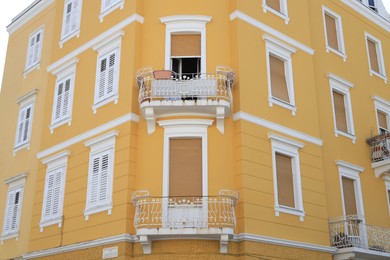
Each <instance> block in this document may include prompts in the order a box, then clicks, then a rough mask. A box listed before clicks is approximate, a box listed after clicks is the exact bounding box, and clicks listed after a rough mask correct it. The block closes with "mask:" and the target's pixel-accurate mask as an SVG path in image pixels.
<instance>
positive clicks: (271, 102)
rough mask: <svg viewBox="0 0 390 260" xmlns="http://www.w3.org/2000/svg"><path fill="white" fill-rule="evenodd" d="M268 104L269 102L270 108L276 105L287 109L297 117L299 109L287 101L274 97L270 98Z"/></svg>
mask: <svg viewBox="0 0 390 260" xmlns="http://www.w3.org/2000/svg"><path fill="white" fill-rule="evenodd" d="M268 102H269V106H270V107H273V105H274V104H275V105H278V106H281V107H283V108H286V109H288V110H291V113H292V115H293V116H295V115H296V112H297V108H296V107H295V106H294V105H292V104H289V103H287V102H285V101H282V100H279V99H276V98H274V97H270V98H268Z"/></svg>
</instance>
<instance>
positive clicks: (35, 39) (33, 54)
mask: <svg viewBox="0 0 390 260" xmlns="http://www.w3.org/2000/svg"><path fill="white" fill-rule="evenodd" d="M42 34H43V30H42V29H41V30H39V31H38V32H36V33H34V34H33V35H31V36H30V39H29V46H28V49H27V61H26V70H27V69H29V68H31V67H32V66H34V65H36V64H38V63H39V62H40V58H41V47H42Z"/></svg>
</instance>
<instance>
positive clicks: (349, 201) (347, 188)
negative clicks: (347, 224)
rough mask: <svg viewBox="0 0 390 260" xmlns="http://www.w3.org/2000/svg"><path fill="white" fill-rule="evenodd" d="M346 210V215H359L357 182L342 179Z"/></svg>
mask: <svg viewBox="0 0 390 260" xmlns="http://www.w3.org/2000/svg"><path fill="white" fill-rule="evenodd" d="M341 179H342V185H343V195H344V208H345V214H346V215H347V216H348V215H357V209H356V197H355V182H354V181H353V180H351V179H347V178H345V177H342V178H341Z"/></svg>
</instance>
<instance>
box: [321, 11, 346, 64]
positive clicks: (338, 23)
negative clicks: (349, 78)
mask: <svg viewBox="0 0 390 260" xmlns="http://www.w3.org/2000/svg"><path fill="white" fill-rule="evenodd" d="M325 14H328V15H329V16H331V17H332V18H334V19H335V22H336V33H337V44H338V47H339V50H336V49H333V48H332V47H331V46H329V44H328V35H327V33H326V32H327V28H326V20H325ZM322 20H323V23H324V34H325V42H326V52H333V53H335V54H336V55H338V56H340V57H341V58H343V61H344V62H345V61H347V54H346V51H345V44H344V34H343V25H342V21H341V16H340V15H338V14H336V13H335V12H333V11H332V10H330V9H329V8H327V7H325V6H322Z"/></svg>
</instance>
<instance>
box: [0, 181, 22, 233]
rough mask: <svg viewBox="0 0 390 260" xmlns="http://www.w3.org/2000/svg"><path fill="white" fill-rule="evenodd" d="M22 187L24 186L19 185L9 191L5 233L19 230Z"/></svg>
mask: <svg viewBox="0 0 390 260" xmlns="http://www.w3.org/2000/svg"><path fill="white" fill-rule="evenodd" d="M22 189H23V188H22V187H18V188H13V189H11V190H9V191H8V195H7V205H6V213H5V215H4V217H5V219H4V225H3V235H7V234H12V233H16V232H18V230H19V219H20V213H21V201H22Z"/></svg>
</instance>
